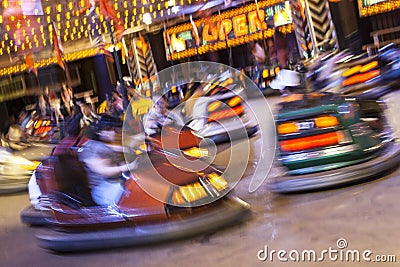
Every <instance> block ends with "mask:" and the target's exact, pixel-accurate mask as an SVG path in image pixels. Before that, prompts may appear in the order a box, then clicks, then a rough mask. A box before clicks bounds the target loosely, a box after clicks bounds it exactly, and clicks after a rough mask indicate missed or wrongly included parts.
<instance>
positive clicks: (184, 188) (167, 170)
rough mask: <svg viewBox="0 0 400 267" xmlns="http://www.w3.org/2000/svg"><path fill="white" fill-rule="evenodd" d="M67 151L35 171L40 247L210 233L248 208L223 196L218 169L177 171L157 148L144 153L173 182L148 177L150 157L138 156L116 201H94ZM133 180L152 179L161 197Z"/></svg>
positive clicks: (112, 244) (90, 246)
mask: <svg viewBox="0 0 400 267" xmlns="http://www.w3.org/2000/svg"><path fill="white" fill-rule="evenodd" d="M71 155H72V154H64V155H59V156H54V157H50V158H48V159H47V160H45V161H43V162H42V163H41V165H40V166H39V167H38V168H37V169H36V171H35V176H36V181H37V184H38V185H39V188H40V190H41V195H40V198H39V205H40V206H41V207H42V208H43V212H42V219H44V220H45V222H46V224H47V227H46V229H38V230H37V232H36V238H37V240H38V242H39V245H40V246H41V247H43V248H45V249H49V250H53V251H60V252H73V251H82V250H95V249H106V248H116V247H123V246H135V245H144V244H150V243H155V242H162V241H167V240H173V239H180V238H185V237H188V236H193V235H196V234H204V233H209V232H213V231H215V230H217V229H218V228H221V227H226V226H227V225H230V224H233V223H235V222H237V221H240V220H242V219H243V218H244V216H245V215H246V214H248V213H249V205H248V204H247V203H245V202H243V201H242V200H240V199H238V198H235V197H227V196H225V192H226V190H229V185H228V182H227V181H226V180H225V179H224V178H223V177H222V176H221V175H220V174H221V173H220V171H219V170H218V169H216V168H214V167H212V166H209V167H207V168H206V169H204V170H202V172H201V173H200V172H192V171H190V170H188V169H185V170H181V169H179V168H176V167H175V166H174V165H172V164H171V163H170V162H169V161H168V160H167V159H166V156H165V153H164V152H163V151H160V150H156V151H153V152H149V153H148V154H147V155H148V156H149V159H150V162H151V164H152V166H154V167H155V169H156V170H157V172H158V173H160V174H161V175H162V176H163V177H164V178H165V179H167V181H168V182H170V183H173V185H170V184H169V183H165V184H164V183H158V181H156V180H153V177H154V174H152V172H151V168H150V167H151V166H147V165H146V164H149V162H148V161H146V160H144V158H141V157H140V155H139V166H140V168H138V169H137V170H136V171H134V172H133V173H132V174H130V175H126V176H125V177H126V181H125V189H126V190H125V193H124V194H123V196H122V197H121V199H120V201H119V202H118V203H117V204H115V205H110V206H99V205H96V204H95V203H94V201H93V199H92V198H91V192H90V188H89V187H88V181H87V177H86V173H85V169H84V168H83V166H82V165H80V164H70V163H71V161H70V160H71V157H73V156H71ZM169 156H173V155H172V154H171V153H170V155H169ZM72 161H74V159H72ZM71 166H74V167H71ZM138 181H145V182H148V183H150V184H152V185H153V186H154V188H157V191H158V192H159V193H160V194H161V195H163V196H164V198H163V199H162V200H156V199H155V198H153V197H151V196H149V195H148V194H147V193H146V192H145V191H143V189H142V188H141V187H140V186H139V184H138ZM221 196H222V197H221ZM167 203H169V204H167Z"/></svg>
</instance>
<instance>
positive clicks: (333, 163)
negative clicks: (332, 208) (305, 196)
mask: <svg viewBox="0 0 400 267" xmlns="http://www.w3.org/2000/svg"><path fill="white" fill-rule="evenodd" d="M276 124H277V136H278V148H279V150H278V151H279V152H278V154H279V155H278V160H279V163H280V165H281V166H283V168H284V170H282V172H283V174H282V175H280V176H277V177H274V178H273V181H272V182H271V183H270V187H271V190H272V191H275V192H280V193H291V192H301V191H310V190H318V189H327V188H331V187H334V186H342V185H346V184H351V183H356V182H359V181H362V180H366V179H370V178H373V177H377V176H378V175H379V174H382V173H385V172H387V171H389V170H391V169H393V168H395V167H397V166H398V165H399V163H400V144H399V142H395V141H394V139H393V137H392V133H391V129H390V128H389V127H388V126H387V124H386V123H385V116H384V104H383V103H381V102H379V101H375V100H361V99H355V98H346V97H343V96H339V95H335V94H330V93H310V94H292V95H289V96H287V97H286V98H284V99H283V101H282V102H281V103H280V110H279V114H278V117H277V120H276Z"/></svg>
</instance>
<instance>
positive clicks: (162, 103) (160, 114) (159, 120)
mask: <svg viewBox="0 0 400 267" xmlns="http://www.w3.org/2000/svg"><path fill="white" fill-rule="evenodd" d="M167 107H168V103H167V101H166V100H165V98H164V97H163V96H160V95H154V96H153V108H152V109H151V111H150V112H149V113H148V114H147V116H145V118H143V124H144V130H145V132H146V134H148V135H151V134H155V133H157V132H160V131H161V128H162V127H163V126H164V125H165V124H171V123H173V122H174V121H175V122H177V121H178V118H177V116H176V115H175V114H174V113H173V112H170V111H169V110H168V108H167Z"/></svg>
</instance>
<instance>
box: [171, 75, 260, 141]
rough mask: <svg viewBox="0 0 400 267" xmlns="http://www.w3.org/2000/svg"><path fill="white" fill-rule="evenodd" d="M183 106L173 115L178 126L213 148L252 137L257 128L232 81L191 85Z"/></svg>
mask: <svg viewBox="0 0 400 267" xmlns="http://www.w3.org/2000/svg"><path fill="white" fill-rule="evenodd" d="M188 87H189V89H188V92H187V95H189V96H188V97H186V98H185V99H183V101H182V104H181V105H179V106H177V107H176V108H175V109H174V110H172V113H174V115H175V117H177V118H180V120H179V121H178V122H177V124H178V125H180V126H187V127H188V128H187V129H189V128H190V129H191V130H192V131H193V134H195V135H197V136H198V137H199V138H207V139H211V140H212V141H214V142H215V143H216V144H219V143H225V142H229V141H233V140H236V139H241V138H247V137H251V136H253V135H254V134H256V133H257V131H258V125H257V124H256V123H255V122H254V121H252V120H251V119H250V117H249V116H248V112H247V110H246V109H247V107H246V104H245V102H244V101H243V98H242V97H241V96H240V93H241V91H240V90H238V89H237V87H240V86H237V85H235V84H234V82H233V79H232V78H227V79H225V80H224V81H214V82H212V81H211V82H210V83H194V84H191V85H190V86H188Z"/></svg>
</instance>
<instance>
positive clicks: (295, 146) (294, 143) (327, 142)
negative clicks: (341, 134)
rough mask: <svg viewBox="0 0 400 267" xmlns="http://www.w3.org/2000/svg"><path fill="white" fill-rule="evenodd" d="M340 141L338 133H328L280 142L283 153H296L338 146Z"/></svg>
mask: <svg viewBox="0 0 400 267" xmlns="http://www.w3.org/2000/svg"><path fill="white" fill-rule="evenodd" d="M338 143H339V139H338V136H337V133H336V132H334V133H326V134H319V135H315V136H309V137H302V138H296V139H292V140H285V141H281V142H279V145H280V147H281V150H282V151H287V152H294V151H301V150H308V149H313V148H318V147H326V146H332V145H337V144H338Z"/></svg>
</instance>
